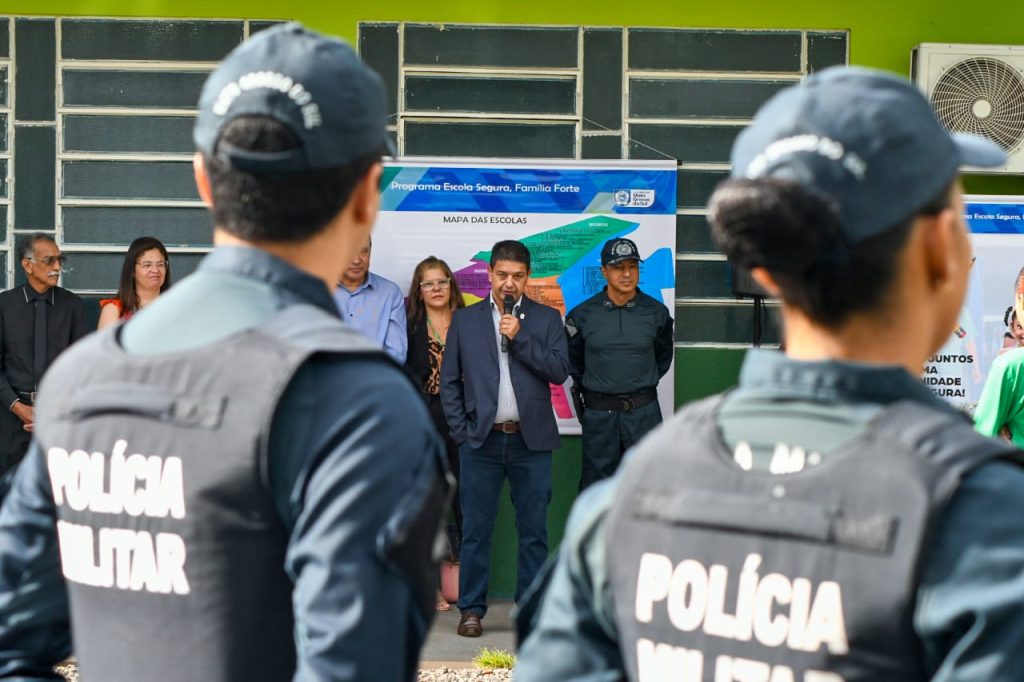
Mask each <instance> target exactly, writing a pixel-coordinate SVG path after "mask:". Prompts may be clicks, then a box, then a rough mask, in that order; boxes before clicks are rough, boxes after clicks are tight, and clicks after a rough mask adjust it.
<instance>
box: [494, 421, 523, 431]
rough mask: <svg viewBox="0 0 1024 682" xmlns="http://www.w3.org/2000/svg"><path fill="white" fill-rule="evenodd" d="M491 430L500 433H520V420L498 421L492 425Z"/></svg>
mask: <svg viewBox="0 0 1024 682" xmlns="http://www.w3.org/2000/svg"><path fill="white" fill-rule="evenodd" d="M491 431H498V432H499V433H519V422H498V423H497V424H495V425H494V426H492V427H491Z"/></svg>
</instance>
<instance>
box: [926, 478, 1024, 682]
mask: <svg viewBox="0 0 1024 682" xmlns="http://www.w3.org/2000/svg"><path fill="white" fill-rule="evenodd" d="M1021 499H1024V470H1022V469H1021V468H1020V467H1019V466H1016V465H1012V464H1009V463H1005V462H996V463H992V464H988V465H985V466H983V467H981V468H979V469H978V470H976V471H975V472H974V473H972V474H971V475H969V476H968V477H967V478H966V479H965V480H964V481H963V483H962V484H961V486H960V488H959V489H958V490H957V493H956V495H955V497H954V498H953V501H952V502H951V504H950V506H949V508H948V509H947V510H946V512H945V514H944V516H943V518H942V519H941V524H940V526H939V528H938V533H937V538H936V542H935V544H934V545H933V548H932V550H931V552H930V553H929V555H928V556H926V557H925V562H926V563H925V568H924V570H923V573H922V578H921V584H920V588H919V592H918V605H917V610H916V612H915V616H914V627H915V629H916V631H917V633H918V636H919V637H920V640H921V643H922V649H923V653H924V656H925V663H926V668H927V671H928V672H929V674H930V675H931V680H932V681H933V682H969V681H970V682H975V681H977V680H986V682H1010V681H1011V680H1020V679H1021V671H1022V670H1024V610H1022V609H1021V604H1024V517H1022V516H1021V514H1020V504H1021Z"/></svg>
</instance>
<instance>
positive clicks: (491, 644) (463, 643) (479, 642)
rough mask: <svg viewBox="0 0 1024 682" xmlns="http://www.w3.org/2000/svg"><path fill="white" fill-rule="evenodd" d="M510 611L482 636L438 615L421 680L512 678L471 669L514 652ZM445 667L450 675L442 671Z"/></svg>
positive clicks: (496, 609)
mask: <svg viewBox="0 0 1024 682" xmlns="http://www.w3.org/2000/svg"><path fill="white" fill-rule="evenodd" d="M511 610H512V602H511V601H492V603H491V605H490V608H489V609H488V611H487V617H486V618H484V620H483V624H484V633H483V634H482V635H481V636H479V637H459V636H458V635H457V634H456V633H455V628H457V627H458V625H459V610H458V609H456V608H455V605H454V604H452V608H451V610H450V611H440V612H438V614H437V618H436V619H435V620H434V625H433V627H431V629H430V634H429V635H428V636H427V643H426V644H425V645H424V647H423V652H422V655H421V656H420V668H421V669H423V671H424V672H422V673H420V680H424V681H427V680H429V681H434V680H436V681H438V682H448V681H449V680H451V681H452V682H455V681H459V682H461V681H463V680H476V679H483V680H495V682H497V680H505V679H509V676H510V673H509V672H508V671H495V672H494V673H490V674H488V673H487V672H486V671H479V672H478V673H474V672H473V671H471V670H469V669H472V668H475V666H474V665H473V663H472V661H473V658H474V657H475V656H476V655H477V653H479V651H480V650H481V649H483V648H484V647H487V648H488V649H505V650H506V651H511V652H513V653H514V652H515V650H516V637H515V630H514V629H513V627H512V621H511V619H510V618H509V611H511ZM444 668H447V669H448V670H449V671H451V672H448V671H445V670H442V669H444ZM59 671H60V672H61V673H62V674H63V675H64V677H65V678H66V679H67V680H68V682H76V681H77V680H78V670H77V669H76V668H75V666H74V665H73V664H72V665H64V666H61V668H60V670H59Z"/></svg>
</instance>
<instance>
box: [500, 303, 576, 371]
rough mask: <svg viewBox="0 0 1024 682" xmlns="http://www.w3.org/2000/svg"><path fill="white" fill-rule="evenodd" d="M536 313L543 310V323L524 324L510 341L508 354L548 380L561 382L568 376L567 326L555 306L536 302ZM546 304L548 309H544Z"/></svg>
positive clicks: (538, 313)
mask: <svg viewBox="0 0 1024 682" xmlns="http://www.w3.org/2000/svg"><path fill="white" fill-rule="evenodd" d="M537 306H538V310H537V311H536V312H535V313H533V314H534V315H537V316H540V315H541V313H542V312H544V313H545V314H544V324H543V325H532V324H531V325H523V326H522V327H520V329H519V333H518V334H516V337H515V338H514V339H512V343H510V344H509V347H508V351H509V354H510V355H511V356H512V357H513V358H515V359H516V360H517V361H519V362H520V363H521V364H522V365H523V366H524V367H526V368H527V369H528V370H530V371H531V372H533V373H534V374H536V375H537V376H539V377H540V378H541V379H543V380H544V381H546V382H548V383H549V384H562V383H564V382H565V380H566V379H567V378H568V377H569V346H568V344H567V343H566V340H565V327H563V326H562V321H561V318H560V317H559V315H558V313H557V312H555V311H554V309H552V308H547V306H542V305H540V304H537ZM545 308H546V310H544V309H545Z"/></svg>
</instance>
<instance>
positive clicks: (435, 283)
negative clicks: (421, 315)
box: [420, 277, 452, 290]
mask: <svg viewBox="0 0 1024 682" xmlns="http://www.w3.org/2000/svg"><path fill="white" fill-rule="evenodd" d="M451 285H452V280H451V278H450V277H445V278H444V279H435V280H432V281H430V282H420V289H424V290H426V289H447V288H448V287H450V286H451Z"/></svg>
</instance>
